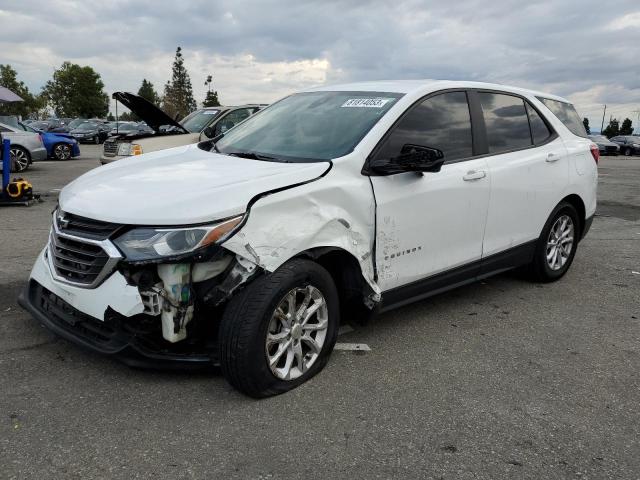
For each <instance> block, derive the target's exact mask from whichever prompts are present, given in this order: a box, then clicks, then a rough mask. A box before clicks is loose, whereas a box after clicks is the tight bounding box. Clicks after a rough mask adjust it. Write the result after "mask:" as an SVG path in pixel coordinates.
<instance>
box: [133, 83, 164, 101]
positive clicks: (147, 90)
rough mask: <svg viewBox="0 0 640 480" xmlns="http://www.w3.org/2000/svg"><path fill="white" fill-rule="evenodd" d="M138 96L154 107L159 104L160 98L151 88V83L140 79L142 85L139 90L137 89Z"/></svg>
mask: <svg viewBox="0 0 640 480" xmlns="http://www.w3.org/2000/svg"><path fill="white" fill-rule="evenodd" d="M138 95H140V96H141V97H142V98H144V99H145V100H149V101H150V102H151V103H153V104H154V105H159V104H160V96H159V95H158V94H157V93H156V91H155V89H154V88H153V83H151V82H150V81H148V80H147V79H146V78H143V79H142V85H140V88H139V89H138Z"/></svg>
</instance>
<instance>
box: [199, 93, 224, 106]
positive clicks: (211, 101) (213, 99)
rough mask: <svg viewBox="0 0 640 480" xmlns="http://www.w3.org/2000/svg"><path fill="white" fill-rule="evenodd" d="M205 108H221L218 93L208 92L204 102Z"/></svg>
mask: <svg viewBox="0 0 640 480" xmlns="http://www.w3.org/2000/svg"><path fill="white" fill-rule="evenodd" d="M202 106H203V107H219V106H220V100H218V92H212V91H211V90H210V91H208V92H207V96H206V97H205V98H204V102H202Z"/></svg>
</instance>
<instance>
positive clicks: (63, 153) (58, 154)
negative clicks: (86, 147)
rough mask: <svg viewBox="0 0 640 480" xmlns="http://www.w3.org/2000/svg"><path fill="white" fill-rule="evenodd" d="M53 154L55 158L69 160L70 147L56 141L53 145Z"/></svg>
mask: <svg viewBox="0 0 640 480" xmlns="http://www.w3.org/2000/svg"><path fill="white" fill-rule="evenodd" d="M53 156H54V157H55V159H56V160H69V159H70V158H71V147H70V146H69V145H68V144H66V143H58V144H56V145H54V146H53Z"/></svg>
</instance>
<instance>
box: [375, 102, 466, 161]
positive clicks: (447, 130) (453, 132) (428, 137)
mask: <svg viewBox="0 0 640 480" xmlns="http://www.w3.org/2000/svg"><path fill="white" fill-rule="evenodd" d="M405 144H413V145H420V146H423V147H430V148H437V149H438V150H441V151H442V152H443V153H444V159H445V161H451V160H458V159H461V158H467V157H471V156H472V155H473V142H472V138H471V117H470V114H469V104H468V103H467V94H466V93H465V92H450V93H442V94H440V95H436V96H434V97H431V98H428V99H426V100H425V101H423V102H422V103H420V104H418V105H416V106H414V107H413V108H412V109H411V110H410V111H409V112H408V113H407V114H406V115H405V116H404V117H403V118H402V119H401V120H400V122H399V123H398V124H397V125H396V126H395V128H394V129H393V131H392V132H391V134H390V135H389V136H388V137H387V138H386V140H385V141H384V143H383V144H382V146H381V147H380V149H379V150H378V153H377V154H376V157H377V158H385V159H387V158H395V157H397V156H398V155H399V154H400V151H401V150H402V147H403V146H404V145H405Z"/></svg>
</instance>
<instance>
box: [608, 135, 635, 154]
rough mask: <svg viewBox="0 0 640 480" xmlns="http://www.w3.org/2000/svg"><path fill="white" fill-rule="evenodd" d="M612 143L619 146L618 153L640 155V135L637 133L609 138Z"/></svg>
mask: <svg viewBox="0 0 640 480" xmlns="http://www.w3.org/2000/svg"><path fill="white" fill-rule="evenodd" d="M611 141H612V142H613V143H616V144H618V145H619V146H620V153H622V154H623V155H626V156H627V157H628V156H629V155H640V136H639V135H618V136H617V137H613V138H612V139H611Z"/></svg>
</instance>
